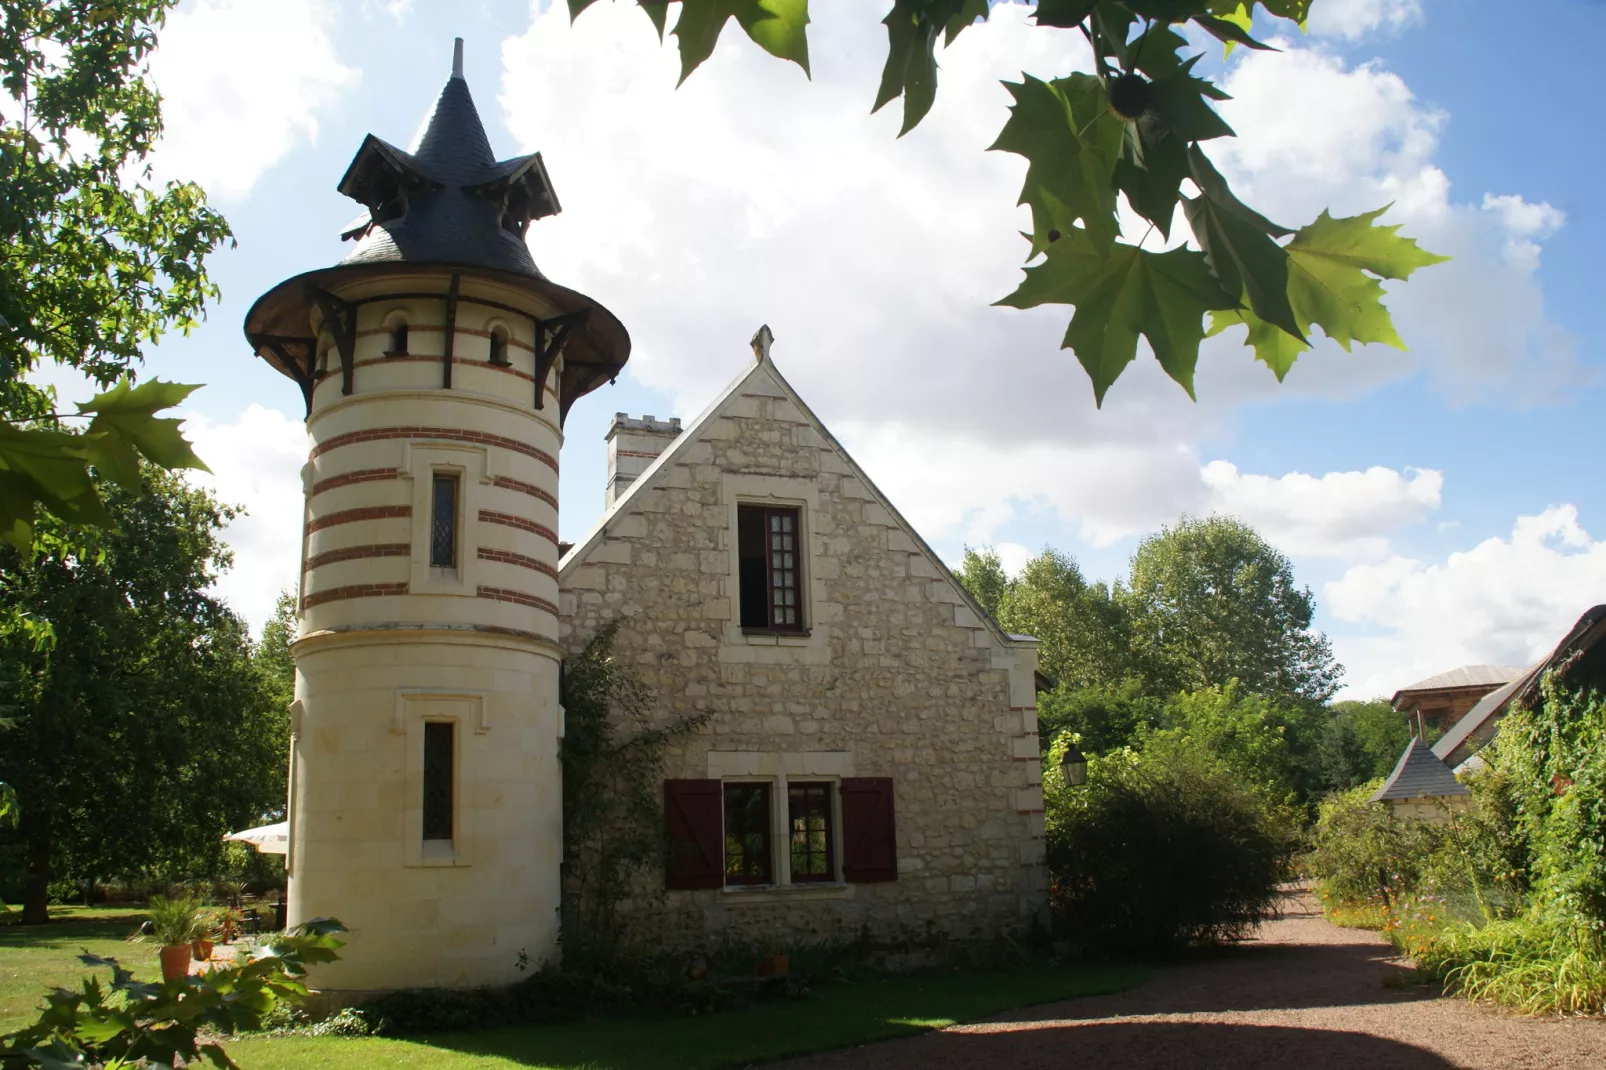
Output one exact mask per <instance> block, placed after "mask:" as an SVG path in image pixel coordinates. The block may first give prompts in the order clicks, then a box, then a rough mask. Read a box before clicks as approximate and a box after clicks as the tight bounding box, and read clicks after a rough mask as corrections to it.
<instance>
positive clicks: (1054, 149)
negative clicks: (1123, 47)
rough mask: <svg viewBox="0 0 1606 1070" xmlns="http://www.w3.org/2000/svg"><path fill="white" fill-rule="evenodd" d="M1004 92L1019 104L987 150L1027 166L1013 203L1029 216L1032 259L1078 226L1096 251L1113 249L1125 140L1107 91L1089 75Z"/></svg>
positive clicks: (1026, 83) (1028, 81) (1032, 81)
mask: <svg viewBox="0 0 1606 1070" xmlns="http://www.w3.org/2000/svg"><path fill="white" fill-rule="evenodd" d="M1004 88H1005V89H1008V90H1009V93H1010V96H1012V97H1014V98H1015V103H1014V104H1013V105H1011V106H1010V109H1009V121H1008V122H1007V123H1005V124H1004V128H1003V129H1002V130H1001V131H999V133H998V140H997V141H994V142H993V143H992V145H990V146H989V151H991V150H994V149H996V150H998V151H1000V152H1013V153H1015V154H1016V155H1019V156H1024V157H1025V158H1026V160H1027V161H1028V167H1027V169H1026V181H1025V183H1024V184H1023V185H1022V186H1021V191H1020V200H1019V201H1017V202H1016V203H1017V204H1025V205H1029V206H1030V207H1031V210H1032V251H1031V256H1036V255H1037V254H1038V253H1040V252H1042V251H1043V250H1044V249H1045V248H1047V247H1048V244H1049V242H1050V240H1051V238H1050V236H1051V234H1053V233H1054V232H1058V233H1060V234H1066V233H1069V232H1070V231H1071V230H1072V229H1074V227H1073V224H1074V223H1075V222H1076V221H1077V220H1081V221H1082V225H1083V226H1084V227H1085V228H1086V230H1087V233H1088V234H1089V235H1090V236H1092V238H1093V239H1094V240H1095V241H1097V242H1098V243H1099V244H1101V245H1107V244H1109V243H1110V242H1113V241H1114V240H1115V236H1116V234H1118V233H1119V224H1118V223H1117V222H1116V218H1115V186H1114V184H1113V181H1112V176H1113V175H1114V172H1115V162H1116V159H1117V157H1119V155H1120V153H1121V142H1122V139H1123V138H1124V137H1125V136H1126V133H1125V130H1124V129H1123V127H1124V126H1125V124H1123V123H1122V122H1121V120H1119V119H1117V118H1116V117H1115V114H1114V113H1113V112H1111V111H1110V109H1109V102H1108V101H1107V100H1106V99H1105V96H1104V86H1103V85H1102V84H1101V83H1100V82H1099V80H1098V79H1097V78H1095V77H1093V76H1092V75H1090V74H1073V75H1071V76H1070V77H1068V78H1057V79H1055V80H1054V81H1052V82H1044V81H1040V80H1038V79H1036V78H1033V77H1032V76H1031V75H1029V74H1027V75H1023V76H1022V80H1021V81H1019V82H1005V83H1004Z"/></svg>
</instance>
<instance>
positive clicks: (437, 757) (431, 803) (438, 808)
mask: <svg viewBox="0 0 1606 1070" xmlns="http://www.w3.org/2000/svg"><path fill="white" fill-rule="evenodd" d="M456 730H457V726H456V725H455V724H453V723H452V722H450V721H425V722H424V839H426V840H449V839H451V838H452V750H453V748H454V746H455V744H456V740H455V739H454V738H453V737H454V736H455V735H456Z"/></svg>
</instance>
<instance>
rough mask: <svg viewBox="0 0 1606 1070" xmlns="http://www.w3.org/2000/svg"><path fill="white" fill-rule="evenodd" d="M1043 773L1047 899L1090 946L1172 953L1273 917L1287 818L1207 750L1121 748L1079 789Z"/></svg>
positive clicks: (1122, 952) (1053, 759) (1127, 952)
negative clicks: (1137, 751)
mask: <svg viewBox="0 0 1606 1070" xmlns="http://www.w3.org/2000/svg"><path fill="white" fill-rule="evenodd" d="M1064 746H1065V744H1064V743H1059V744H1056V746H1055V747H1054V748H1053V749H1052V751H1051V753H1050V760H1049V765H1050V766H1051V767H1053V766H1057V762H1058V756H1059V754H1060V753H1063V751H1064ZM1047 779H1048V781H1049V783H1048V784H1047V785H1046V787H1047V797H1048V828H1047V846H1048V869H1049V875H1050V882H1051V884H1050V899H1051V904H1052V907H1053V909H1054V912H1055V915H1056V921H1057V923H1058V925H1059V926H1060V927H1061V928H1062V929H1063V931H1064V934H1065V935H1066V936H1067V937H1069V938H1070V939H1071V940H1072V941H1073V942H1074V943H1076V944H1078V945H1079V946H1080V947H1081V948H1082V949H1083V950H1085V951H1088V952H1092V953H1094V954H1100V955H1112V956H1133V955H1135V956H1139V957H1165V956H1169V955H1173V954H1175V953H1177V952H1178V951H1179V950H1181V949H1182V948H1184V947H1187V946H1188V945H1190V944H1201V943H1212V942H1217V941H1223V940H1236V939H1241V938H1243V937H1244V936H1246V935H1247V934H1248V933H1249V932H1250V930H1252V929H1253V928H1254V927H1255V926H1256V925H1258V924H1259V923H1260V922H1262V921H1264V920H1266V919H1267V918H1269V917H1271V916H1272V915H1273V914H1274V913H1275V905H1276V902H1277V884H1278V882H1279V881H1280V880H1281V879H1282V877H1283V876H1284V874H1285V872H1286V859H1287V855H1288V848H1289V846H1290V844H1291V842H1292V825H1291V821H1290V818H1289V816H1288V814H1287V812H1286V811H1284V810H1281V809H1279V808H1276V807H1274V806H1273V805H1272V804H1270V803H1268V801H1267V800H1266V798H1265V796H1264V795H1263V794H1262V793H1260V792H1258V791H1257V790H1255V788H1253V787H1250V786H1246V785H1245V784H1244V783H1243V782H1242V781H1241V779H1240V778H1239V777H1238V776H1237V775H1236V774H1235V773H1233V772H1232V771H1231V770H1229V769H1228V768H1227V767H1226V766H1225V765H1223V764H1222V763H1221V762H1219V761H1218V760H1216V759H1214V758H1212V757H1210V756H1209V755H1208V754H1206V753H1203V752H1200V751H1196V750H1189V749H1188V748H1186V747H1153V748H1151V749H1150V750H1149V751H1147V752H1145V753H1142V754H1139V753H1136V752H1133V751H1122V752H1116V753H1114V754H1111V755H1109V756H1106V757H1104V758H1097V757H1095V758H1093V759H1091V760H1090V762H1089V768H1088V779H1087V783H1086V785H1084V786H1082V787H1080V788H1069V787H1067V786H1065V785H1064V783H1063V781H1062V780H1061V779H1060V777H1059V775H1058V772H1057V770H1056V771H1055V772H1052V773H1050V774H1049V776H1048V778H1047Z"/></svg>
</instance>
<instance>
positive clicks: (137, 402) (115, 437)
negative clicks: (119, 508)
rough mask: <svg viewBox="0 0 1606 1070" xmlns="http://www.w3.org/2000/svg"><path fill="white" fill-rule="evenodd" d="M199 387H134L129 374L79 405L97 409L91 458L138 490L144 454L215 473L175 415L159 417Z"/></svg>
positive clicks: (155, 382) (156, 383)
mask: <svg viewBox="0 0 1606 1070" xmlns="http://www.w3.org/2000/svg"><path fill="white" fill-rule="evenodd" d="M198 389H200V388H199V387H197V386H186V385H184V384H182V383H164V382H162V381H161V380H160V379H152V380H150V381H149V382H145V383H141V384H140V385H138V386H135V385H134V384H133V383H132V382H131V381H130V380H129V379H128V378H127V377H126V376H125V377H123V378H122V379H121V380H119V381H118V382H117V385H115V386H113V387H112V388H111V389H110V390H107V391H105V392H103V393H100V394H96V395H95V396H94V397H92V398H90V399H89V400H88V401H85V402H82V403H80V404H79V406H78V411H79V412H81V413H94V415H95V418H94V419H93V420H91V421H90V422H89V430H88V431H87V432H86V433H85V435H84V442H85V445H86V447H87V449H88V454H89V460H90V461H91V463H93V464H94V465H95V467H96V468H97V469H99V471H100V472H101V474H102V475H104V476H106V477H107V478H108V479H111V480H113V481H115V482H116V483H118V484H119V485H121V486H123V487H126V488H127V489H129V490H138V489H139V457H140V454H143V455H144V456H145V459H146V460H148V461H150V462H151V463H152V464H154V465H157V466H158V467H161V468H167V469H173V468H198V469H200V470H201V471H203V472H206V471H211V469H209V468H207V467H206V465H205V464H204V463H203V462H202V461H201V459H200V458H199V457H197V456H196V455H195V451H194V450H193V449H191V448H190V444H189V442H187V441H185V438H184V435H183V434H182V433H181V432H180V430H179V423H180V421H179V420H177V419H172V418H168V419H158V418H157V417H156V415H155V413H156V412H157V410H159V409H167V408H171V407H172V406H174V405H177V404H178V403H179V402H181V401H183V400H184V399H185V398H187V397H189V396H190V394H192V393H194V392H195V391H196V390H198Z"/></svg>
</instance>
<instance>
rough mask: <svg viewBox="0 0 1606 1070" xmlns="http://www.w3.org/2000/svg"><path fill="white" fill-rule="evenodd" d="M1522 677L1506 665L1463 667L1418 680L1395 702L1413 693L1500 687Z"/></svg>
mask: <svg viewBox="0 0 1606 1070" xmlns="http://www.w3.org/2000/svg"><path fill="white" fill-rule="evenodd" d="M1520 675H1522V670H1521V669H1513V668H1510V667H1508V666H1505V665H1463V666H1461V667H1460V668H1459V669H1451V670H1450V671H1449V672H1441V673H1439V674H1438V675H1437V676H1430V677H1428V678H1427V679H1426V680H1418V681H1417V682H1416V683H1414V684H1411V685H1409V686H1407V687H1402V688H1400V689H1399V690H1398V691H1396V692H1394V700H1393V701H1395V702H1399V701H1400V696H1401V695H1408V694H1410V693H1411V692H1413V691H1444V690H1447V689H1449V688H1455V687H1499V686H1500V685H1501V684H1504V683H1509V682H1511V681H1512V680H1515V679H1516V678H1517V677H1518V676H1520Z"/></svg>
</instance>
